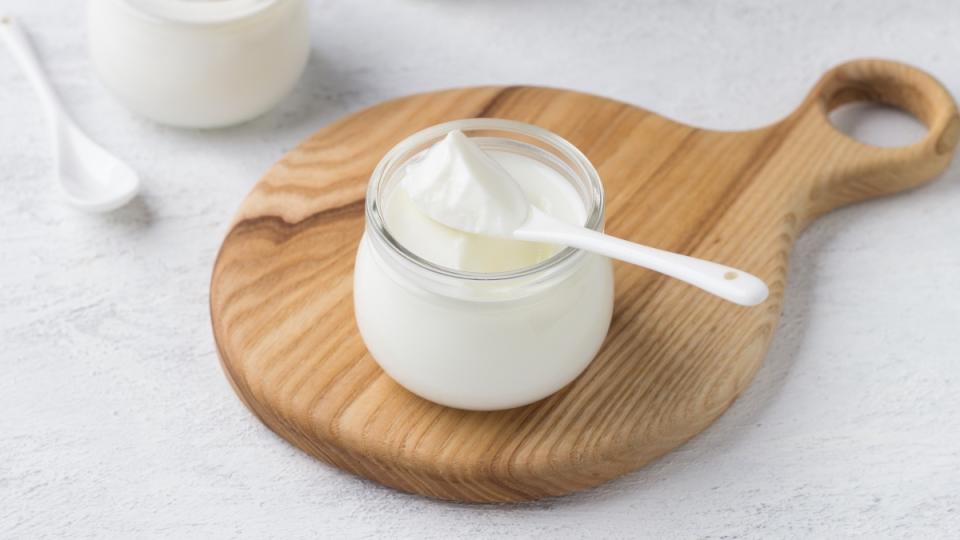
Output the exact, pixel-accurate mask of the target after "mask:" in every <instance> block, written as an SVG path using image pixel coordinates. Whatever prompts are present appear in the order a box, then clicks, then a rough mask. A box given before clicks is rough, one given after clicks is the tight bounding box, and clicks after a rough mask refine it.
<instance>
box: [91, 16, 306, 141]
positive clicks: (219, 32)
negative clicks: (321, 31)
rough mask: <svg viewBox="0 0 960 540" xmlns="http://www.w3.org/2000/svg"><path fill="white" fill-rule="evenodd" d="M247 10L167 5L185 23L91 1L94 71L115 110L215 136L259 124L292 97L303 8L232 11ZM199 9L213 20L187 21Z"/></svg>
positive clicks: (302, 51)
mask: <svg viewBox="0 0 960 540" xmlns="http://www.w3.org/2000/svg"><path fill="white" fill-rule="evenodd" d="M141 1H142V0H141ZM249 2H250V0H224V1H222V2H216V3H197V2H182V1H179V2H177V1H174V2H172V3H171V5H173V6H177V5H180V4H186V7H185V8H184V9H185V10H186V11H185V12H184V13H182V14H181V13H179V12H175V13H167V12H163V13H151V12H148V11H145V10H144V9H143V7H142V5H141V3H139V2H137V1H134V0H90V2H89V3H88V6H87V36H88V45H89V49H90V56H91V59H92V62H93V65H94V68H95V70H96V72H97V74H98V76H99V77H100V79H101V81H102V82H103V83H104V85H105V86H106V87H107V88H108V89H109V90H110V91H111V92H112V93H113V94H114V95H115V96H116V97H117V98H118V99H119V100H120V101H121V102H123V103H124V104H125V105H127V106H128V107H129V108H130V109H132V110H133V111H134V112H137V113H139V114H141V115H143V116H146V117H148V118H150V119H152V120H154V121H157V122H160V123H163V124H169V125H174V126H181V127H199V128H211V127H220V126H225V125H230V124H236V123H239V122H243V121H245V120H248V119H251V118H253V117H256V116H258V115H260V114H262V113H264V112H266V111H267V110H268V109H270V108H271V107H273V106H274V105H276V103H278V102H279V101H280V100H281V99H282V98H283V97H284V96H285V95H286V94H287V93H289V92H290V90H291V89H292V88H293V86H294V84H295V83H296V81H297V79H299V77H300V75H301V73H302V72H303V69H304V66H305V65H306V61H307V57H308V55H309V50H310V39H309V27H308V17H307V11H308V8H307V3H306V0H272V1H264V2H260V3H259V4H256V6H257V7H256V9H252V8H251V9H249V10H247V11H246V12H244V11H243V10H242V9H239V8H240V7H242V6H237V4H243V3H249ZM204 4H206V5H204ZM195 7H202V8H205V9H208V10H210V11H205V12H202V13H201V14H199V15H196V16H193V15H192V12H191V11H190V10H191V9H194V8H195ZM213 10H221V11H220V12H219V13H220V16H218V12H217V11H213ZM180 15H182V16H180Z"/></svg>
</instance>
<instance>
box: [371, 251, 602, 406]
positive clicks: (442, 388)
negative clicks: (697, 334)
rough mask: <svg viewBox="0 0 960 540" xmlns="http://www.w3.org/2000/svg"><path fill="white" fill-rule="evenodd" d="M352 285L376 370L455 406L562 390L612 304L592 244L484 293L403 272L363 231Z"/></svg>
mask: <svg viewBox="0 0 960 540" xmlns="http://www.w3.org/2000/svg"><path fill="white" fill-rule="evenodd" d="M353 285H354V289H353V290H354V309H355V312H356V318H357V324H358V326H359V329H360V333H361V335H362V336H363V340H364V342H365V343H366V345H367V348H368V349H369V351H370V353H371V355H372V356H373V357H374V358H375V359H376V361H377V362H378V363H379V364H380V366H381V367H382V368H383V369H384V371H386V372H387V373H388V374H389V375H390V376H391V377H393V378H394V379H395V380H396V381H397V382H399V383H400V384H401V385H403V386H404V387H406V388H407V389H408V390H410V391H412V392H414V393H415V394H418V395H420V396H422V397H424V398H427V399H429V400H431V401H434V402H437V403H440V404H442V405H447V406H450V407H457V408H461V409H472V410H493V409H506V408H511V407H518V406H520V405H526V404H528V403H532V402H534V401H537V400H540V399H542V398H544V397H546V396H548V395H550V394H552V393H554V392H556V391H557V390H560V389H561V388H563V387H564V386H566V385H567V384H569V383H570V382H571V381H572V380H573V379H574V378H576V377H577V376H578V375H579V374H580V373H581V372H582V371H583V370H584V369H585V368H586V367H587V365H589V363H590V361H591V360H592V359H593V357H594V356H595V355H596V353H597V351H598V350H599V348H600V345H601V344H602V343H603V340H604V338H605V337H606V335H607V330H608V328H609V326H610V318H611V315H612V313H613V272H612V269H611V265H610V261H609V259H607V258H605V257H601V256H599V255H593V254H589V255H586V256H585V257H583V258H582V259H581V260H580V261H578V263H577V267H576V268H574V269H571V271H570V272H569V273H568V274H567V275H565V276H564V277H563V278H562V279H558V280H556V281H554V282H552V283H551V284H550V285H549V286H548V287H544V288H542V289H541V290H538V291H536V292H534V293H533V294H529V295H525V296H522V297H520V298H515V299H499V300H494V301H486V300H479V299H464V298H452V297H449V296H447V295H444V294H438V293H436V292H433V291H430V290H427V289H425V288H422V287H420V286H419V285H418V284H417V283H416V282H415V281H411V280H406V279H404V277H403V274H402V273H401V272H397V271H395V270H392V269H391V268H390V267H389V261H387V260H384V258H382V257H380V256H379V255H378V253H377V250H376V248H374V247H373V246H372V245H371V240H370V238H369V237H368V235H364V239H363V240H362V241H361V242H360V246H359V249H358V251H357V259H356V266H355V269H354V284H353ZM518 287H521V288H522V285H518ZM518 294H521V293H520V291H518Z"/></svg>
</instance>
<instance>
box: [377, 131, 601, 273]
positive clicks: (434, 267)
mask: <svg viewBox="0 0 960 540" xmlns="http://www.w3.org/2000/svg"><path fill="white" fill-rule="evenodd" d="M455 129H459V130H467V131H469V130H491V131H504V132H514V133H516V134H518V135H523V136H527V137H530V138H533V139H535V140H539V141H540V142H542V143H545V144H547V145H549V146H550V147H551V148H552V149H554V150H556V151H558V152H560V153H561V154H563V156H564V157H565V158H567V159H569V160H570V161H571V162H572V163H573V164H575V165H576V166H577V168H578V169H579V170H578V171H575V172H576V173H578V174H579V175H581V176H583V178H584V179H585V180H586V182H587V184H588V186H587V187H588V189H589V190H590V191H591V193H592V195H593V197H592V198H593V201H592V202H593V204H592V205H591V206H590V207H588V208H586V211H587V219H586V222H585V224H584V226H585V227H587V228H589V229H593V230H595V231H598V232H602V231H603V217H604V192H603V184H602V183H601V181H600V175H599V174H598V173H597V171H596V169H595V168H594V167H593V164H591V163H590V160H588V159H587V157H586V156H585V155H584V154H583V152H581V151H580V150H579V149H578V148H577V147H576V146H574V145H573V144H572V143H570V142H569V141H567V140H566V139H564V138H563V137H561V136H559V135H557V134H555V133H553V132H551V131H549V130H547V129H544V128H541V127H538V126H535V125H532V124H528V123H525V122H518V121H516V120H504V119H500V118H467V119H462V120H453V121H450V122H444V123H442V124H436V125H434V126H431V127H428V128H426V129H423V130H420V131H418V132H416V133H414V134H412V135H410V136H408V137H406V138H405V139H403V140H402V141H400V142H399V143H397V144H396V145H395V146H394V147H393V148H391V149H390V151H388V152H387V153H386V154H385V155H384V156H383V158H382V159H381V160H380V162H379V163H378V164H377V166H376V168H375V169H374V171H373V174H371V176H370V182H369V183H368V185H367V193H366V203H365V216H366V223H367V226H368V227H367V228H368V229H369V230H372V231H373V233H374V235H375V236H376V237H377V238H378V239H379V240H381V241H382V242H383V243H385V244H386V245H387V246H389V248H390V249H391V251H393V252H394V253H396V254H398V255H400V257H401V258H402V259H403V260H404V262H407V263H409V264H412V265H414V266H415V267H418V268H420V269H423V270H426V271H427V272H429V273H431V274H433V275H438V276H444V277H447V278H454V279H458V280H466V281H470V282H502V281H507V280H513V279H517V278H523V277H528V276H532V275H536V274H546V273H549V274H553V273H555V272H560V271H562V270H563V269H565V268H569V267H571V266H573V265H574V264H575V263H576V262H577V261H579V260H580V259H582V258H583V256H584V254H585V252H584V251H583V250H581V249H578V248H573V247H564V248H563V249H561V250H560V251H558V252H557V253H555V254H553V255H552V256H550V257H548V258H547V259H545V260H543V261H540V262H539V263H537V264H534V265H531V266H525V267H523V268H518V269H516V270H507V271H501V272H471V271H466V270H458V269H454V268H449V267H446V266H442V265H439V264H436V263H433V262H431V261H429V260H427V259H425V258H423V257H420V256H419V255H417V254H416V253H413V252H412V251H410V250H409V249H407V248H406V247H405V246H404V245H403V244H402V243H400V242H399V241H398V240H397V239H396V238H394V236H393V235H392V234H390V232H389V230H387V227H386V223H385V221H384V219H383V216H382V215H381V213H380V204H379V197H380V186H381V184H382V183H383V182H384V181H385V175H386V173H387V169H388V168H389V167H390V166H392V165H394V161H396V160H397V159H398V158H400V156H402V155H403V154H404V153H405V152H408V151H409V150H410V149H411V148H416V147H417V146H418V145H420V144H422V143H424V142H425V141H428V140H431V139H434V138H439V137H442V136H443V135H445V134H446V133H448V132H450V131H453V130H455Z"/></svg>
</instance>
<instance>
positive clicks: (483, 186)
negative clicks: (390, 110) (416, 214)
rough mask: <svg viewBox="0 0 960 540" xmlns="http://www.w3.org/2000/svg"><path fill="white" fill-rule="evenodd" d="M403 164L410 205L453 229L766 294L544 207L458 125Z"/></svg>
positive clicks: (750, 278) (724, 293)
mask: <svg viewBox="0 0 960 540" xmlns="http://www.w3.org/2000/svg"><path fill="white" fill-rule="evenodd" d="M407 171H408V172H407V174H406V176H405V177H404V180H403V182H402V184H401V186H402V187H403V189H404V190H405V191H406V192H407V194H408V195H409V196H410V198H411V200H413V202H414V204H416V205H417V207H418V208H419V209H420V210H421V211H423V212H424V213H425V214H427V215H428V216H430V217H431V218H432V219H433V220H435V221H438V222H440V223H442V224H444V225H446V226H448V227H451V228H453V229H457V230H461V231H464V232H469V233H473V234H481V235H486V236H496V237H501V238H513V239H516V240H528V241H533V242H546V243H548V244H559V245H563V246H571V247H575V248H580V249H584V250H587V251H591V252H593V253H599V254H601V255H606V256H607V257H612V258H614V259H619V260H622V261H626V262H629V263H633V264H636V265H639V266H643V267H645V268H649V269H651V270H656V271H657V272H660V273H662V274H666V275H668V276H671V277H674V278H677V279H679V280H681V281H685V282H687V283H689V284H691V285H695V286H697V287H700V288H701V289H703V290H705V291H707V292H709V293H712V294H715V295H717V296H719V297H720V298H723V299H724V300H729V301H731V302H734V303H736V304H740V305H743V306H755V305H757V304H759V303H761V302H763V301H764V300H765V299H766V298H767V295H768V294H769V291H768V289H767V285H766V284H765V283H764V282H763V281H761V280H760V279H759V278H758V277H756V276H754V275H751V274H748V273H746V272H744V271H742V270H737V269H736V268H731V267H729V266H725V265H722V264H718V263H715V262H710V261H705V260H702V259H695V258H693V257H688V256H686V255H680V254H679V253H671V252H669V251H663V250H661V249H656V248H652V247H648V246H643V245H640V244H635V243H633V242H628V241H626V240H622V239H620V238H615V237H613V236H607V235H605V234H603V233H600V232H597V231H594V230H591V229H587V228H585V227H580V226H576V225H571V224H569V223H565V222H563V221H560V220H558V219H556V218H554V217H551V216H549V215H547V214H545V213H543V212H542V211H540V210H539V209H537V208H536V207H535V206H533V205H532V204H530V202H529V201H527V199H526V196H525V195H524V193H523V190H522V189H521V188H520V186H519V184H517V182H516V180H514V179H513V178H512V177H511V176H510V174H509V173H507V171H506V170H504V169H503V167H501V166H500V165H499V163H497V162H496V160H494V159H493V158H491V157H490V156H489V155H487V154H486V153H485V152H484V151H483V150H482V149H481V148H480V147H479V146H477V145H476V144H475V143H473V142H472V141H470V139H469V138H468V137H467V136H466V135H464V134H463V133H461V132H460V131H452V132H450V133H449V134H447V136H446V138H444V139H443V140H442V141H440V142H438V143H437V144H435V145H434V146H433V147H431V148H430V150H428V151H427V153H426V154H425V155H424V156H423V158H422V159H420V160H419V161H417V162H414V163H411V164H410V165H408V169H407Z"/></svg>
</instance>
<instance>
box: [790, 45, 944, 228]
mask: <svg viewBox="0 0 960 540" xmlns="http://www.w3.org/2000/svg"><path fill="white" fill-rule="evenodd" d="M852 102H873V103H880V104H885V105H890V106H893V107H897V108H899V109H902V110H904V111H907V112H909V113H911V114H913V115H914V116H916V117H917V118H918V119H919V120H920V121H922V122H923V123H924V124H925V125H926V126H927V130H928V131H927V134H926V136H925V137H924V138H923V139H921V140H920V141H918V142H916V143H914V144H911V145H908V146H901V147H895V148H883V147H877V146H872V145H869V144H865V143H862V142H859V141H857V140H855V139H853V138H851V137H849V136H848V135H846V134H844V133H842V132H840V131H839V130H837V129H836V127H834V126H833V124H832V123H831V122H830V118H829V114H830V112H831V111H833V110H834V109H836V108H837V107H839V106H841V105H844V104H847V103H852ZM785 121H786V122H794V121H795V122H802V123H804V124H806V125H808V126H809V127H811V128H812V131H813V133H814V134H815V135H814V137H816V139H817V141H818V142H816V143H814V145H812V146H813V147H815V148H816V152H817V153H815V154H813V155H812V156H811V158H812V159H814V160H816V161H818V162H819V163H818V164H817V167H818V168H819V169H820V171H822V172H820V173H819V174H817V175H814V176H813V178H814V185H813V186H812V188H813V190H812V191H811V193H810V194H809V195H810V198H809V202H810V203H812V205H810V206H808V208H810V210H811V212H810V216H808V217H810V218H813V217H816V216H817V215H819V214H821V213H823V212H826V211H829V210H832V209H833V208H836V207H838V206H843V205H844V204H849V203H852V202H856V201H859V200H863V199H868V198H872V197H875V196H879V195H886V194H890V193H896V192H898V191H902V190H905V189H909V188H911V187H915V186H917V185H920V184H922V183H924V182H926V181H929V180H931V179H933V178H934V177H936V176H937V175H939V174H940V173H941V172H942V171H943V169H945V168H946V166H947V165H948V164H949V162H950V159H951V158H952V156H953V153H954V149H955V148H956V146H957V141H958V140H960V118H958V116H957V105H956V103H955V102H954V100H953V97H951V96H950V93H949V92H948V91H947V89H946V88H944V87H943V85H942V84H940V82H939V81H937V80H936V79H935V78H933V77H932V76H931V75H930V74H928V73H926V72H924V71H922V70H920V69H917V68H915V67H912V66H909V65H906V64H902V63H899V62H893V61H890V60H878V59H862V60H853V61H851V62H847V63H845V64H841V65H839V66H837V67H835V68H833V69H831V70H830V71H828V72H827V73H826V74H824V75H823V77H821V78H820V81H819V82H817V84H816V86H814V88H813V90H812V91H811V92H810V94H809V96H808V97H807V99H806V100H805V101H804V103H803V105H802V106H801V107H800V108H799V109H797V111H796V112H795V113H794V114H793V115H791V117H790V118H788V119H787V120H785ZM798 131H803V132H806V133H807V135H809V134H810V132H807V131H806V130H798ZM807 144H809V141H808V143H807Z"/></svg>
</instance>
